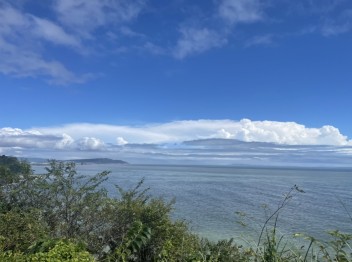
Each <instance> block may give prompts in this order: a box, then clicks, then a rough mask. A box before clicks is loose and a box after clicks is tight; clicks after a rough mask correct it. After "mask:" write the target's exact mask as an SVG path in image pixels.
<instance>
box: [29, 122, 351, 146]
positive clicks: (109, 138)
mask: <svg viewBox="0 0 352 262" xmlns="http://www.w3.org/2000/svg"><path fill="white" fill-rule="evenodd" d="M35 130H38V131H40V132H41V133H43V134H62V133H66V134H68V135H70V136H71V137H72V138H73V139H80V138H81V137H94V136H97V135H99V137H100V138H101V139H103V140H104V142H106V143H116V137H123V139H124V140H127V141H128V142H129V143H140V144H143V143H152V144H159V143H173V142H182V141H188V140H196V139H207V138H232V139H238V140H241V141H245V142H270V143H278V144H285V145H336V146H343V145H351V144H352V141H351V140H349V139H348V138H347V137H346V136H344V135H342V134H341V133H340V131H339V130H338V129H337V128H335V127H333V126H323V127H320V128H310V127H305V126H304V125H301V124H298V123H295V122H276V121H251V120H248V119H243V120H241V121H233V120H191V121H175V122H169V123H164V124H149V125H144V126H118V125H115V126H114V125H103V124H87V123H83V124H69V125H64V126H60V127H51V128H50V127H49V128H36V129H35Z"/></svg>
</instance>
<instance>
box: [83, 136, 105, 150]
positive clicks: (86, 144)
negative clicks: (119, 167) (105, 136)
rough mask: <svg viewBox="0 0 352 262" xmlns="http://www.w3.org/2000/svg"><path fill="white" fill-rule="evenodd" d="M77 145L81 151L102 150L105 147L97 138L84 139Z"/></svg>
mask: <svg viewBox="0 0 352 262" xmlns="http://www.w3.org/2000/svg"><path fill="white" fill-rule="evenodd" d="M77 145H78V148H79V149H80V150H102V149H103V148H104V147H105V144H104V142H103V141H102V140H100V139H98V138H95V137H83V138H82V139H80V140H79V141H77Z"/></svg>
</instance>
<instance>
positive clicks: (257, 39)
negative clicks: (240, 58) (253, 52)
mask: <svg viewBox="0 0 352 262" xmlns="http://www.w3.org/2000/svg"><path fill="white" fill-rule="evenodd" d="M273 39H274V36H273V35H272V34H266V35H258V36H254V37H252V38H250V39H248V40H247V41H246V43H245V46H246V47H251V46H256V45H266V46H271V45H273V44H274V40H273Z"/></svg>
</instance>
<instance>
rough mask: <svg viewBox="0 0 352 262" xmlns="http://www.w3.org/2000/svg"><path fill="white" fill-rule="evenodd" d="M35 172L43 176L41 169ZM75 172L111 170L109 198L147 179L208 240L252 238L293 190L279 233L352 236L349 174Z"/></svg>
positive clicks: (200, 169) (205, 169) (212, 169)
mask: <svg viewBox="0 0 352 262" xmlns="http://www.w3.org/2000/svg"><path fill="white" fill-rule="evenodd" d="M33 168H34V169H35V172H36V173H43V172H44V167H43V166H34V167H33ZM77 170H78V172H79V173H81V174H84V175H94V174H96V173H98V172H101V171H104V170H109V171H111V174H110V178H109V180H108V181H106V182H105V184H104V185H103V186H104V187H106V188H107V189H108V191H109V193H111V194H117V191H116V189H115V187H114V184H118V185H119V186H122V187H123V188H132V187H134V186H135V185H136V184H137V183H138V181H140V179H142V178H145V182H144V185H145V187H150V191H149V192H150V194H151V195H153V196H156V197H159V196H161V197H164V198H165V199H167V200H171V199H173V198H175V200H176V203H175V205H174V208H175V209H174V212H173V214H172V216H173V218H175V219H185V220H186V221H189V222H190V226H191V229H192V231H194V232H196V233H198V234H199V235H200V236H202V237H208V238H210V239H212V240H218V239H223V238H231V237H234V238H239V237H240V238H242V237H243V238H246V239H255V238H256V236H257V234H258V233H259V229H260V226H261V225H262V224H263V222H264V221H265V219H266V217H267V216H268V215H270V214H271V212H273V211H274V210H275V209H276V208H277V206H278V204H279V203H280V201H282V199H283V195H284V194H285V193H287V192H288V191H289V190H290V188H291V187H292V186H294V185H297V186H298V187H299V188H300V189H302V190H304V191H305V193H299V194H297V195H296V196H294V197H293V199H292V200H291V201H290V202H289V204H288V205H287V206H286V207H285V208H284V210H283V212H282V213H281V215H280V217H279V221H278V228H279V229H280V232H281V233H282V234H288V235H291V234H293V233H297V232H305V233H307V234H310V235H312V236H314V237H317V238H319V239H325V238H326V237H327V234H326V231H328V230H335V229H338V230H340V231H342V232H345V233H352V221H351V218H350V217H349V215H348V213H350V214H352V204H351V203H352V170H348V169H308V168H307V169H294V168H249V167H248V168H247V167H246V168H244V167H219V166H162V165H159V166H157V165H118V164H110V165H95V164H89V165H77ZM264 206H266V207H264ZM237 211H240V212H245V213H246V218H245V220H244V221H245V222H247V224H248V226H247V227H243V226H241V225H240V224H239V223H238V221H239V219H240V218H239V217H238V215H236V212H237Z"/></svg>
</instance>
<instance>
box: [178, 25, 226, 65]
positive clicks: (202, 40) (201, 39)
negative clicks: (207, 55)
mask: <svg viewBox="0 0 352 262" xmlns="http://www.w3.org/2000/svg"><path fill="white" fill-rule="evenodd" d="M180 33H181V38H180V39H179V40H178V41H177V45H176V47H175V48H174V50H173V55H174V57H176V58H177V59H183V58H185V57H186V56H189V55H192V54H197V53H202V52H205V51H207V50H209V49H211V48H216V47H221V46H222V45H224V44H226V43H227V39H226V38H225V37H224V35H222V34H221V33H219V32H217V31H214V30H210V29H208V28H193V27H190V28H186V27H183V28H181V29H180Z"/></svg>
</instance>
